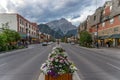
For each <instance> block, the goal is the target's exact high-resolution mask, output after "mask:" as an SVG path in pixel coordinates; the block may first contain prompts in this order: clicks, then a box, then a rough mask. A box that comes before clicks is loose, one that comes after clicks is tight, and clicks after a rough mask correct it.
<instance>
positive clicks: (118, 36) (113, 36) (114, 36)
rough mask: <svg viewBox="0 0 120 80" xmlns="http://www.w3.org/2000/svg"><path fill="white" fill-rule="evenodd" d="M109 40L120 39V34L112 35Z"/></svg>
mask: <svg viewBox="0 0 120 80" xmlns="http://www.w3.org/2000/svg"><path fill="white" fill-rule="evenodd" d="M110 38H120V34H113V35H111V36H110Z"/></svg>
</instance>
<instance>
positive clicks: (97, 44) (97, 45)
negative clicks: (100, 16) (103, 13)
mask: <svg viewBox="0 0 120 80" xmlns="http://www.w3.org/2000/svg"><path fill="white" fill-rule="evenodd" d="M98 27H99V26H98V25H97V26H96V28H97V32H96V33H97V35H96V39H97V48H99V45H98Z"/></svg>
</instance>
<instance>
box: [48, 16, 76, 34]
mask: <svg viewBox="0 0 120 80" xmlns="http://www.w3.org/2000/svg"><path fill="white" fill-rule="evenodd" d="M47 25H48V26H49V27H50V28H51V29H53V30H54V31H58V30H61V31H62V33H63V34H64V35H65V34H67V32H68V31H71V30H73V29H77V28H76V26H74V25H72V23H71V22H68V21H67V20H66V19H65V18H61V19H60V20H54V21H51V22H48V23H47Z"/></svg>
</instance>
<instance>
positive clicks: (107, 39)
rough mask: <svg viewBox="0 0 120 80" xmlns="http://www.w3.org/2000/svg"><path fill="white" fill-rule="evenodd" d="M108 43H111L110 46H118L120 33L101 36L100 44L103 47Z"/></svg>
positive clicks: (119, 44)
mask: <svg viewBox="0 0 120 80" xmlns="http://www.w3.org/2000/svg"><path fill="white" fill-rule="evenodd" d="M106 43H109V44H110V47H118V46H120V34H113V35H110V36H108V35H106V36H99V44H100V46H101V47H105V46H106Z"/></svg>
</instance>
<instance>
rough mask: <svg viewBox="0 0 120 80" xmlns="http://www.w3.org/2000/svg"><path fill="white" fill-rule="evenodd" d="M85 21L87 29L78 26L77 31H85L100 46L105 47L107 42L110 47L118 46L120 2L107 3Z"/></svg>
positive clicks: (119, 41)
mask: <svg viewBox="0 0 120 80" xmlns="http://www.w3.org/2000/svg"><path fill="white" fill-rule="evenodd" d="M86 21H87V27H86V26H83V25H80V27H81V28H80V27H79V29H80V30H79V31H81V30H82V29H83V30H84V29H85V30H86V31H88V32H89V33H91V35H92V37H93V40H94V41H97V42H98V43H99V45H100V46H106V45H107V43H108V42H109V44H110V46H112V47H118V46H120V0H112V1H107V2H106V3H105V4H104V6H103V7H99V8H98V9H96V11H95V13H94V14H93V15H90V16H88V18H87V19H86ZM81 24H84V22H83V23H81Z"/></svg>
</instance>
